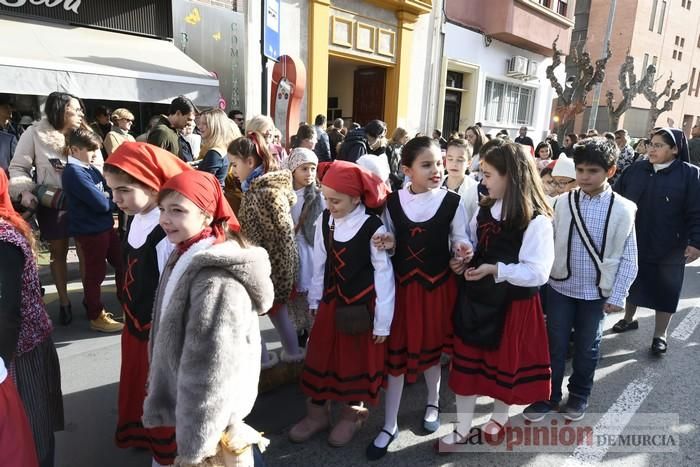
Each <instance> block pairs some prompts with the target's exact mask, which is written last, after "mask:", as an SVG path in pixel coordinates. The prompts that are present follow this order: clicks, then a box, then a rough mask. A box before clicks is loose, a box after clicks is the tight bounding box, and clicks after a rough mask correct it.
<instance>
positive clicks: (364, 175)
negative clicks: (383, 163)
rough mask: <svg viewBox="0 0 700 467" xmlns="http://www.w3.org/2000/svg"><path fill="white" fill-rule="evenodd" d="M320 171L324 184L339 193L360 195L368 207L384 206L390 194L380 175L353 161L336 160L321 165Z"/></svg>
mask: <svg viewBox="0 0 700 467" xmlns="http://www.w3.org/2000/svg"><path fill="white" fill-rule="evenodd" d="M321 165H323V164H321ZM319 172H322V174H323V178H322V179H321V183H322V184H323V185H325V186H327V187H328V188H332V189H334V190H335V191H337V192H339V193H344V194H346V195H350V196H359V197H360V198H362V202H363V203H365V206H367V207H368V208H373V209H374V208H379V207H381V206H383V205H384V202H385V201H386V197H387V195H388V194H389V189H388V188H387V186H386V184H385V183H384V181H383V180H382V179H381V178H379V176H377V175H376V174H374V173H372V172H370V171H369V170H367V169H365V168H364V167H360V166H359V165H357V164H355V163H352V162H347V161H334V162H331V163H329V164H328V166H327V167H326V166H324V167H320V166H319Z"/></svg>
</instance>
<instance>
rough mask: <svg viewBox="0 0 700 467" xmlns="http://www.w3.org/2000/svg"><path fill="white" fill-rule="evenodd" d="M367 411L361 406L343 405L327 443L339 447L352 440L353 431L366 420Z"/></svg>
mask: <svg viewBox="0 0 700 467" xmlns="http://www.w3.org/2000/svg"><path fill="white" fill-rule="evenodd" d="M368 416H369V411H368V410H367V409H366V408H364V407H361V406H351V405H347V404H346V405H344V406H343V410H342V412H341V414H340V420H338V423H337V424H336V425H335V427H333V430H332V431H331V434H330V436H329V437H328V444H330V445H331V446H333V447H336V448H340V447H343V446H345V445H346V444H348V443H349V442H350V441H352V438H353V436H355V433H357V431H358V430H359V429H360V427H361V426H362V424H363V423H364V422H365V420H367V417H368Z"/></svg>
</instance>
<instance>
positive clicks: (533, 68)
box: [527, 60, 540, 78]
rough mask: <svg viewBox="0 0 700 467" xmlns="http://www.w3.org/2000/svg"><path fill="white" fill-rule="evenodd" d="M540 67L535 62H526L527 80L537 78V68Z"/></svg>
mask: <svg viewBox="0 0 700 467" xmlns="http://www.w3.org/2000/svg"><path fill="white" fill-rule="evenodd" d="M539 66H540V64H539V63H538V62H536V61H535V60H528V62H527V76H528V78H536V77H537V68H538V67H539Z"/></svg>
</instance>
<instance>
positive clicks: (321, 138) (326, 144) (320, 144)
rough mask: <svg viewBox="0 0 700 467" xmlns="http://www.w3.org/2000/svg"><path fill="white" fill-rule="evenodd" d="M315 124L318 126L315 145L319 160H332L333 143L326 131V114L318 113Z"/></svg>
mask: <svg viewBox="0 0 700 467" xmlns="http://www.w3.org/2000/svg"><path fill="white" fill-rule="evenodd" d="M314 126H315V127H316V146H314V152H315V153H316V156H317V157H318V161H319V162H330V161H331V144H330V141H329V139H328V133H326V116H325V115H323V114H318V115H316V120H315V121H314Z"/></svg>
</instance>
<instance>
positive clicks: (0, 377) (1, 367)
mask: <svg viewBox="0 0 700 467" xmlns="http://www.w3.org/2000/svg"><path fill="white" fill-rule="evenodd" d="M5 378H7V368H5V361H4V360H3V359H2V357H0V383H2V382H3V381H5Z"/></svg>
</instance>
